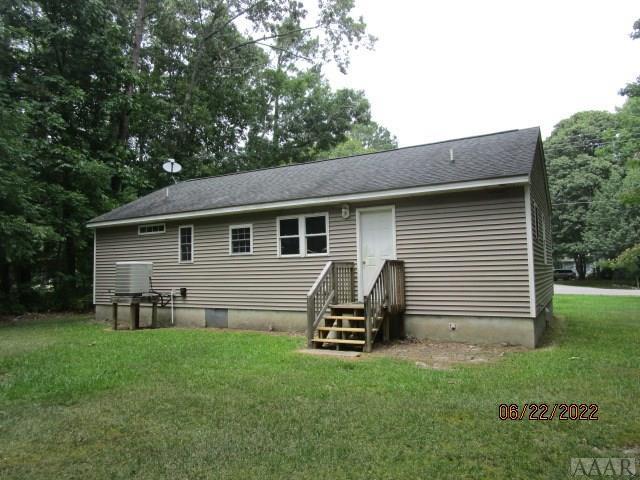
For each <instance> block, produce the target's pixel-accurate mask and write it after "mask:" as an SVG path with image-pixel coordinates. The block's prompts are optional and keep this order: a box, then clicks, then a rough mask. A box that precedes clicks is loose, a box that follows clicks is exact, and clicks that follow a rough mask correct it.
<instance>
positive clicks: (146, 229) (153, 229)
mask: <svg viewBox="0 0 640 480" xmlns="http://www.w3.org/2000/svg"><path fill="white" fill-rule="evenodd" d="M164 232H165V227H164V223H153V224H149V225H138V235H154V234H157V233H164Z"/></svg>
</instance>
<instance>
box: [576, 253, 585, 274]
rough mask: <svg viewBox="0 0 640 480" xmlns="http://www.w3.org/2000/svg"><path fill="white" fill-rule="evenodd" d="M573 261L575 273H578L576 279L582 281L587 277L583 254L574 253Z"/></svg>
mask: <svg viewBox="0 0 640 480" xmlns="http://www.w3.org/2000/svg"><path fill="white" fill-rule="evenodd" d="M573 260H574V262H575V263H576V272H577V273H578V278H579V279H580V280H584V279H585V277H586V276H587V258H586V255H585V254H584V253H576V254H575V255H574V256H573Z"/></svg>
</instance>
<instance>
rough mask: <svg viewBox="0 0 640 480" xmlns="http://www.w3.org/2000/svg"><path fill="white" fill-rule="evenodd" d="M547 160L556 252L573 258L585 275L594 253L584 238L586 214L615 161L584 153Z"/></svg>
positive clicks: (580, 275)
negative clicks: (573, 156)
mask: <svg viewBox="0 0 640 480" xmlns="http://www.w3.org/2000/svg"><path fill="white" fill-rule="evenodd" d="M548 163H549V164H548V167H547V168H548V174H549V178H550V179H552V181H550V185H549V190H550V193H551V203H552V204H553V216H552V221H551V226H552V232H553V241H554V254H555V255H557V256H569V257H571V258H573V259H574V261H575V264H576V270H577V272H578V276H579V277H580V279H584V278H585V274H586V264H587V261H588V259H589V257H590V256H591V253H590V250H589V244H588V243H587V241H586V239H585V233H586V226H587V215H588V212H589V209H590V206H591V202H592V200H593V198H594V196H595V194H596V193H597V191H598V190H599V189H600V187H601V186H602V184H603V183H604V182H605V181H606V180H607V179H608V178H609V177H610V176H611V173H612V169H613V164H612V163H611V162H610V161H608V160H606V159H602V158H597V157H592V156H589V155H586V154H584V153H582V154H579V155H578V156H577V157H575V158H569V157H559V158H554V159H551V160H549V162H548Z"/></svg>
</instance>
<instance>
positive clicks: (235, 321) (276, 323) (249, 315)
mask: <svg viewBox="0 0 640 480" xmlns="http://www.w3.org/2000/svg"><path fill="white" fill-rule="evenodd" d="M552 314H553V304H552V303H549V305H547V307H545V308H544V309H543V310H542V311H541V312H540V314H539V315H538V316H537V317H536V318H507V317H478V316H475V317H474V316H465V317H462V316H452V315H451V316H449V315H404V333H405V334H406V335H409V336H412V337H416V338H418V339H430V340H436V341H450V342H469V343H487V344H491V343H508V344H512V345H524V346H526V347H529V348H535V347H537V346H538V345H539V344H540V340H541V338H542V335H543V333H544V331H545V329H546V327H547V325H548V324H549V323H550V321H551V318H552ZM96 319H97V320H103V321H109V322H110V321H112V318H111V305H96ZM118 320H119V324H120V326H121V328H128V326H129V306H128V305H120V306H119V308H118ZM158 323H159V324H160V326H171V309H170V308H168V307H164V308H158ZM150 324H151V307H147V306H145V305H142V306H141V307H140V325H141V326H147V325H150ZM174 326H176V327H194V328H204V327H206V326H209V327H212V328H231V329H243V330H262V331H267V330H274V331H284V332H301V333H303V332H304V331H305V330H306V327H307V319H306V313H305V312H290V311H283V310H242V309H231V308H230V309H221V308H196V307H184V306H178V307H175V310H174Z"/></svg>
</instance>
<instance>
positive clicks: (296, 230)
mask: <svg viewBox="0 0 640 480" xmlns="http://www.w3.org/2000/svg"><path fill="white" fill-rule="evenodd" d="M278 236H279V239H278V242H279V253H280V255H281V256H285V255H300V219H299V217H293V218H281V219H278Z"/></svg>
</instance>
